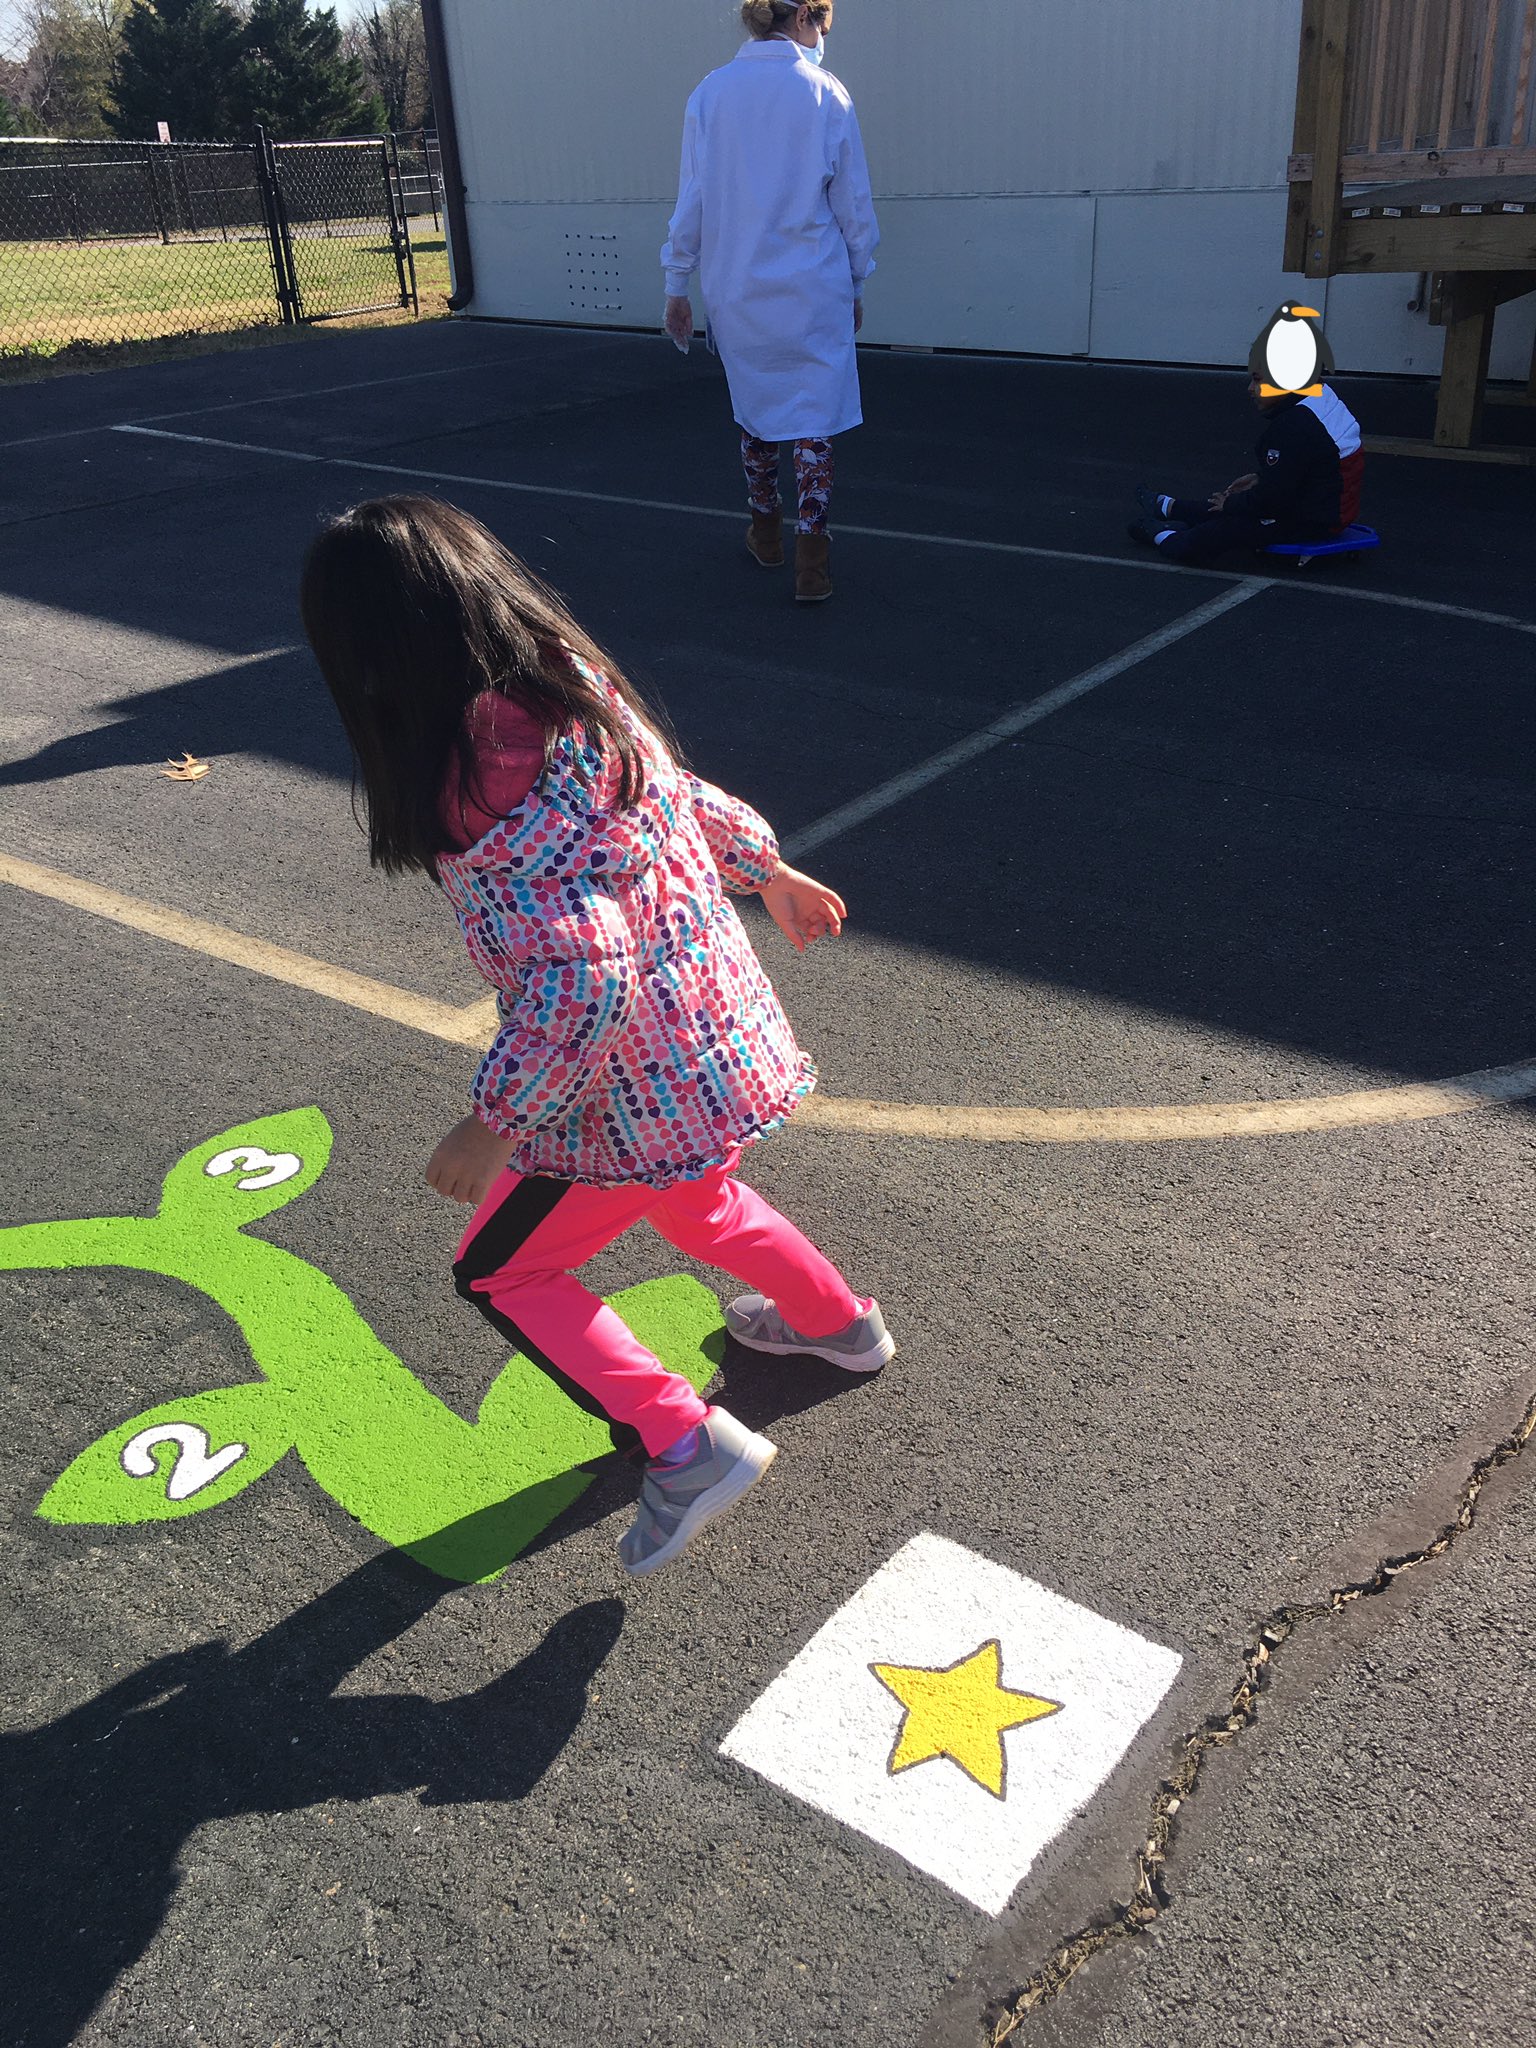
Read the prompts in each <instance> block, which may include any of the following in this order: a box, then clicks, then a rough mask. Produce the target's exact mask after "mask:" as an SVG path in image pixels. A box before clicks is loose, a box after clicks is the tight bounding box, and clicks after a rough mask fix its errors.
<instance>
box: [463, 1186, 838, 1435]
mask: <svg viewBox="0 0 1536 2048" xmlns="http://www.w3.org/2000/svg"><path fill="white" fill-rule="evenodd" d="M739 1156H740V1155H739V1154H736V1155H734V1156H733V1157H732V1158H731V1159H729V1160H728V1161H727V1162H726V1164H725V1165H724V1166H719V1167H716V1168H715V1169H714V1171H713V1172H711V1173H708V1174H706V1175H705V1176H704V1177H703V1179H701V1180H686V1181H679V1182H678V1183H677V1185H676V1186H675V1187H670V1188H667V1189H665V1190H657V1189H656V1188H648V1187H639V1186H635V1187H627V1188H594V1187H587V1186H585V1185H584V1184H583V1183H581V1182H579V1181H563V1180H549V1179H545V1178H544V1177H542V1176H539V1175H532V1174H517V1173H510V1172H509V1173H504V1174H502V1175H501V1176H500V1178H499V1179H498V1180H497V1182H496V1184H495V1186H494V1187H493V1188H492V1189H491V1191H490V1193H489V1194H488V1195H487V1196H486V1198H485V1200H484V1201H483V1202H482V1203H481V1204H480V1207H479V1208H478V1209H477V1210H476V1211H475V1214H474V1219H473V1221H472V1222H471V1223H470V1226H469V1228H468V1230H467V1231H465V1233H464V1240H463V1242H462V1243H461V1244H460V1246H459V1255H458V1259H457V1261H456V1263H455V1265H454V1269H453V1271H454V1280H455V1283H456V1284H457V1287H458V1290H459V1292H460V1294H462V1295H463V1296H464V1297H465V1299H466V1300H468V1301H472V1302H474V1304H475V1306H476V1307H477V1308H478V1309H480V1310H481V1311H482V1312H483V1313H484V1314H485V1315H486V1317H487V1318H488V1319H489V1320H490V1321H491V1322H492V1323H493V1324H494V1325H495V1327H496V1328H497V1329H499V1330H500V1331H501V1332H502V1333H503V1335H504V1336H507V1337H509V1338H510V1339H511V1340H512V1342H514V1343H515V1344H516V1345H517V1347H518V1349H519V1350H520V1351H522V1352H523V1353H524V1354H525V1356H527V1357H529V1358H532V1359H533V1360H534V1362H535V1363H536V1364H537V1365H540V1366H542V1367H543V1369H544V1370H545V1371H546V1372H547V1373H549V1374H550V1376H551V1378H553V1379H555V1380H557V1381H558V1382H559V1383H560V1384H561V1385H562V1386H564V1387H565V1389H566V1391H567V1393H569V1394H570V1395H571V1396H572V1398H573V1399H575V1400H576V1401H578V1402H580V1404H581V1406H582V1407H584V1408H586V1409H587V1410H589V1411H590V1412H592V1413H595V1414H599V1415H602V1416H604V1417H606V1418H607V1419H608V1421H610V1422H611V1423H613V1424H614V1437H615V1441H616V1442H619V1443H620V1444H621V1445H622V1443H623V1442H624V1441H626V1440H628V1441H630V1442H632V1441H633V1437H632V1435H631V1432H633V1436H638V1438H639V1440H640V1442H641V1443H642V1444H643V1445H644V1447H645V1450H646V1452H647V1454H648V1455H649V1456H651V1457H654V1456H655V1455H656V1454H657V1453H658V1452H659V1451H664V1450H666V1449H667V1448H668V1447H669V1446H670V1445H672V1444H675V1443H676V1442H677V1440H678V1438H679V1437H680V1436H683V1435H685V1434H686V1433H687V1432H688V1431H689V1430H690V1429H692V1428H693V1427H694V1425H695V1424H696V1423H698V1422H701V1421H702V1420H703V1418H704V1415H705V1412H706V1404H705V1403H704V1402H703V1401H701V1400H700V1399H699V1397H698V1395H697V1394H696V1393H695V1392H694V1391H693V1388H692V1387H690V1386H689V1384H688V1382H687V1381H686V1380H685V1379H684V1378H682V1376H681V1375H680V1374H678V1373H675V1372H668V1371H667V1369H666V1367H665V1366H664V1365H663V1364H662V1363H661V1361H660V1359H658V1358H657V1357H656V1356H655V1354H654V1353H653V1352H650V1351H647V1350H646V1348H645V1346H644V1345H643V1344H641V1343H639V1342H638V1341H637V1340H636V1339H635V1338H634V1337H633V1336H632V1335H631V1334H630V1331H629V1328H628V1326H627V1325H626V1324H625V1323H624V1321H623V1320H622V1318H621V1317H619V1316H618V1315H616V1314H615V1313H614V1311H613V1310H612V1309H611V1308H608V1307H606V1306H605V1305H604V1303H603V1302H601V1301H600V1300H599V1299H598V1298H597V1296H596V1295H595V1294H592V1293H590V1292H589V1291H588V1289H586V1288H585V1287H583V1286H582V1284H581V1282H580V1281H579V1280H577V1279H576V1278H575V1277H574V1276H573V1274H572V1271H571V1268H572V1267H574V1266H580V1265H582V1264H583V1263H584V1262H585V1261H586V1260H587V1259H590V1258H593V1257H595V1255H596V1254H597V1253H598V1252H600V1251H601V1250H602V1249H603V1247H604V1246H605V1245H608V1244H611V1243H612V1242H613V1240H614V1239H615V1238H616V1237H618V1236H619V1235H620V1234H621V1232H623V1231H626V1230H628V1228H629V1227H630V1225H631V1224H632V1223H638V1222H639V1221H640V1220H641V1218H642V1217H643V1218H644V1219H645V1221H646V1222H647V1223H649V1224H650V1225H651V1226H652V1228H653V1229H655V1230H658V1231H660V1233H661V1235H662V1236H663V1237H664V1238H665V1239H666V1240H667V1242H668V1243H669V1244H675V1245H676V1246H677V1248H678V1250H679V1251H682V1252H686V1253H687V1254H688V1256H689V1257H690V1258H694V1259H700V1260H702V1261H703V1262H704V1263H705V1264H706V1265H711V1266H719V1267H721V1268H723V1270H724V1271H725V1272H727V1273H731V1274H733V1275H734V1276H735V1277H736V1278H737V1279H738V1280H742V1281H744V1282H745V1283H746V1284H747V1286H748V1287H751V1288H755V1289H756V1290H757V1291H758V1292H760V1293H762V1294H766V1295H770V1296H771V1297H772V1298H773V1300H774V1301H775V1302H776V1303H777V1304H778V1306H779V1308H780V1309H781V1310H782V1312H783V1315H784V1319H785V1321H786V1322H787V1323H788V1324H789V1325H790V1327H791V1329H794V1330H798V1331H799V1332H800V1334H801V1335H802V1336H805V1337H830V1336H831V1335H832V1333H833V1332H834V1331H835V1330H841V1329H845V1328H846V1327H847V1325H848V1324H849V1323H851V1322H852V1321H853V1319H854V1317H855V1316H857V1315H861V1314H862V1313H863V1310H864V1307H865V1304H864V1303H863V1302H861V1301H859V1300H858V1299H857V1297H856V1296H855V1295H854V1294H853V1292H852V1291H851V1290H850V1288H849V1286H848V1283H847V1281H846V1280H844V1279H843V1277H842V1275H841V1274H840V1273H839V1272H838V1270H837V1268H836V1267H835V1266H834V1265H833V1264H832V1262H831V1261H830V1260H829V1259H827V1258H825V1257H824V1256H823V1255H822V1254H821V1253H820V1252H819V1251H817V1249H816V1247H815V1245H813V1244H812V1243H811V1241H810V1239H809V1238H807V1237H803V1236H802V1235H801V1233H800V1232H799V1231H798V1230H796V1228H795V1226H794V1225H793V1224H792V1223H791V1222H789V1221H788V1220H787V1219H786V1218H785V1217H783V1216H781V1215H780V1214H779V1212H778V1211H777V1209H774V1208H770V1206H769V1205H768V1203H767V1202H765V1201H764V1200H763V1198H762V1196H761V1195H759V1194H757V1193H756V1192H755V1191H754V1190H753V1189H751V1188H749V1187H745V1186H743V1185H742V1183H741V1182H740V1181H739V1180H736V1179H735V1178H734V1174H735V1170H736V1161H737V1158H739Z"/></svg>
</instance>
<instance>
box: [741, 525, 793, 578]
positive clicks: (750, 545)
mask: <svg viewBox="0 0 1536 2048" xmlns="http://www.w3.org/2000/svg"><path fill="white" fill-rule="evenodd" d="M747 553H748V554H749V555H750V556H751V557H752V559H753V561H754V562H756V563H757V564H758V566H759V568H763V569H782V568H783V566H784V515H783V513H782V512H754V513H753V514H752V524H751V525H750V526H749V527H748V528H747Z"/></svg>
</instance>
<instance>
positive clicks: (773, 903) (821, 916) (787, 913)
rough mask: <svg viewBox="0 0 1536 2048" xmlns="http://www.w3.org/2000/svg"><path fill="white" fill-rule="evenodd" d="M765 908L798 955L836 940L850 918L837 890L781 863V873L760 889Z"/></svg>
mask: <svg viewBox="0 0 1536 2048" xmlns="http://www.w3.org/2000/svg"><path fill="white" fill-rule="evenodd" d="M757 893H758V895H759V896H761V897H762V899H763V907H764V909H765V910H766V911H767V912H768V915H769V916H770V917H771V918H772V919H773V921H774V923H775V924H776V925H777V926H778V928H779V930H780V931H781V932H782V933H783V934H784V936H785V938H786V939H788V941H789V943H790V944H791V945H792V946H793V947H794V949H795V951H796V952H797V953H803V952H804V951H805V949H806V947H807V946H811V945H814V944H815V942H816V941H817V940H818V939H824V938H828V937H831V938H834V939H835V938H836V937H837V935H838V933H839V932H840V931H841V930H842V928H843V919H844V918H845V917H846V916H847V915H848V906H847V905H846V904H845V903H844V901H843V899H842V897H841V896H839V895H838V893H837V891H836V890H835V889H829V888H827V887H826V885H825V884H824V883H822V882H816V881H813V880H812V879H811V877H810V876H809V875H802V874H801V873H800V872H799V870H798V869H797V868H787V867H785V865H784V863H783V862H782V861H780V863H779V872H778V873H777V874H776V875H775V876H774V878H773V880H772V881H771V882H768V883H765V884H764V886H763V887H762V888H761V889H759V890H758V892H757Z"/></svg>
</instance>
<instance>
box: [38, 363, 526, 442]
mask: <svg viewBox="0 0 1536 2048" xmlns="http://www.w3.org/2000/svg"><path fill="white" fill-rule="evenodd" d="M512 360H513V358H512V356H510V355H506V356H486V357H483V358H482V359H481V360H480V361H479V362H474V363H454V364H452V365H449V366H447V367H445V368H443V369H439V370H405V371H402V372H401V374H400V375H399V376H397V377H363V378H360V379H359V380H358V381H357V382H356V383H354V384H321V385H318V386H317V387H316V388H315V389H314V390H312V391H268V392H266V393H264V394H263V395H262V396H261V397H259V398H231V399H228V400H221V401H220V403H219V404H217V405H185V406H182V407H181V408H180V409H179V410H178V411H176V412H146V413H143V414H141V416H140V418H139V420H137V421H135V422H134V424H135V425H148V424H149V423H150V422H152V421H159V420H191V419H198V418H200V417H201V416H202V415H203V414H204V413H210V412H244V410H245V409H246V407H247V406H250V405H278V404H281V403H282V401H283V400H284V399H296V400H297V399H304V398H334V397H336V396H337V395H338V394H339V393H341V392H343V391H374V390H377V389H378V388H379V386H380V385H384V384H422V383H425V382H426V380H427V379H428V378H429V377H457V376H460V375H468V374H469V372H471V371H472V370H496V369H500V368H502V367H504V366H505V365H506V364H507V363H509V362H511V361H512ZM119 430H120V422H117V421H110V420H96V421H93V422H92V423H91V425H90V426H87V427H59V428H56V429H55V431H54V432H53V433H51V434H23V435H22V436H21V438H20V439H19V440H16V441H0V452H3V451H4V450H6V449H8V448H35V447H36V446H37V445H38V443H39V442H41V441H74V440H78V439H79V437H80V436H81V435H82V434H106V433H115V432H117V431H119Z"/></svg>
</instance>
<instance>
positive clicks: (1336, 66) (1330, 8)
mask: <svg viewBox="0 0 1536 2048" xmlns="http://www.w3.org/2000/svg"><path fill="white" fill-rule="evenodd" d="M1351 7H1352V0H1322V5H1321V7H1320V9H1319V17H1320V18H1319V23H1318V27H1319V35H1318V40H1317V82H1316V93H1317V98H1316V108H1315V118H1314V121H1313V135H1312V182H1311V185H1310V187H1309V188H1308V193H1309V200H1310V204H1309V206H1308V209H1307V214H1308V218H1307V229H1306V260H1305V262H1304V263H1303V266H1302V268H1303V269H1304V271H1305V272H1306V275H1307V276H1308V277H1330V276H1332V274H1333V258H1334V250H1335V247H1336V245H1337V242H1338V234H1339V217H1340V203H1339V193H1340V184H1339V159H1340V158H1341V157H1342V156H1343V154H1344V97H1345V89H1346V82H1347V78H1348V72H1349V17H1350V12H1351Z"/></svg>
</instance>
